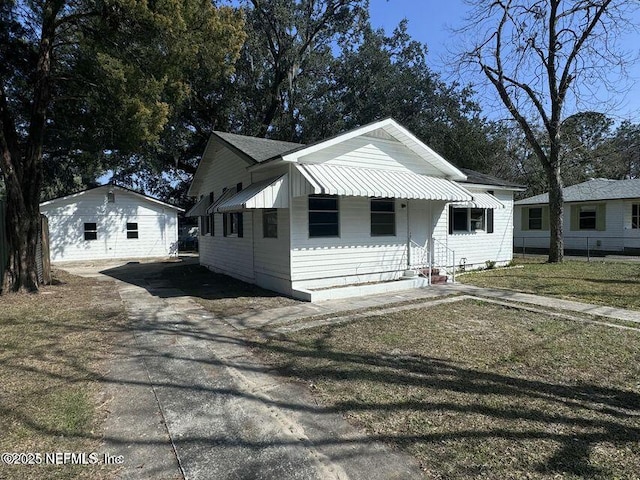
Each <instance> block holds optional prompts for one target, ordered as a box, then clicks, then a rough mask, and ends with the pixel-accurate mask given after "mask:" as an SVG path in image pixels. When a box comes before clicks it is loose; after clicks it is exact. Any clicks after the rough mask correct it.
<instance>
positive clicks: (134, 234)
mask: <svg viewBox="0 0 640 480" xmlns="http://www.w3.org/2000/svg"><path fill="white" fill-rule="evenodd" d="M127 238H138V224H137V223H134V222H127Z"/></svg>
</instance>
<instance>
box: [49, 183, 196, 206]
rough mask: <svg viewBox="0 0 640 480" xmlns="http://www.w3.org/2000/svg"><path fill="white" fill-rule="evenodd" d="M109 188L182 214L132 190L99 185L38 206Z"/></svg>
mask: <svg viewBox="0 0 640 480" xmlns="http://www.w3.org/2000/svg"><path fill="white" fill-rule="evenodd" d="M109 188H112V189H113V190H117V191H120V192H124V193H128V194H130V195H133V196H135V197H138V198H140V199H141V200H144V201H147V202H150V203H155V204H157V205H162V206H163V207H166V208H172V209H174V210H177V211H178V212H184V208H180V207H176V206H175V205H171V204H170V203H166V202H163V201H161V200H158V199H156V198H153V197H148V196H147V195H143V194H141V193H138V192H134V191H133V190H129V189H128V188H122V187H119V186H117V185H100V186H99V187H95V188H89V189H87V190H83V191H82V192H78V193H73V194H71V195H66V196H64V197H59V198H54V199H52V200H47V201H46V202H41V203H40V206H41V207H46V206H48V205H55V204H56V203H57V202H60V201H63V200H68V199H70V198H78V197H81V196H83V195H85V194H86V193H88V192H94V191H97V190H100V189H105V190H107V189H109Z"/></svg>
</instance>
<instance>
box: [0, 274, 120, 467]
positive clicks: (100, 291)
mask: <svg viewBox="0 0 640 480" xmlns="http://www.w3.org/2000/svg"><path fill="white" fill-rule="evenodd" d="M56 280H57V281H56V282H55V283H56V284H55V285H52V286H48V287H43V288H42V290H41V293H40V294H38V295H26V294H12V295H5V296H1V297H0V378H1V379H2V387H1V389H0V431H1V432H2V435H1V436H0V452H40V453H42V454H44V453H48V452H87V453H90V452H99V451H100V449H99V448H100V431H99V429H100V425H101V422H102V420H103V418H104V416H105V414H106V411H105V410H104V408H101V407H100V406H99V405H100V403H102V402H103V400H100V399H99V398H98V394H99V393H98V392H99V390H100V386H99V383H98V382H99V379H100V377H101V374H102V372H103V368H105V364H106V362H107V361H108V359H109V357H110V355H111V349H112V348H113V343H114V342H115V338H116V336H117V334H118V332H119V331H121V330H122V328H123V325H124V321H125V316H124V312H123V309H122V304H121V302H120V300H119V297H118V294H117V292H116V290H115V288H114V287H113V284H112V283H110V282H96V281H93V280H88V279H85V278H79V277H73V276H71V275H68V274H66V273H64V272H56ZM108 469H110V470H111V471H113V467H108ZM108 469H107V467H102V466H93V465H92V466H69V465H66V466H57V465H56V466H45V465H31V466H23V465H13V466H7V465H4V464H0V478H3V479H4V478H15V479H23V478H29V479H45V478H92V479H93V478H109V471H108Z"/></svg>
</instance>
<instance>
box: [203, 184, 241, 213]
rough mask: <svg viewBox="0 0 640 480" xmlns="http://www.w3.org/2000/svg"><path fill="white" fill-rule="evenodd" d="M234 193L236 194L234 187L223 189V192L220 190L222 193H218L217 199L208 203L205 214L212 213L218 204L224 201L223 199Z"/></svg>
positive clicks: (225, 199) (227, 198)
mask: <svg viewBox="0 0 640 480" xmlns="http://www.w3.org/2000/svg"><path fill="white" fill-rule="evenodd" d="M235 194H236V187H233V188H230V189H228V190H225V191H224V192H222V195H220V196H219V197H218V199H217V200H215V201H214V202H213V203H212V204H211V205H209V208H207V215H211V214H212V213H214V212H216V211H217V208H218V206H219V205H220V204H221V203H222V202H225V201H227V200H229V199H230V198H231V197H233V196H234V195H235Z"/></svg>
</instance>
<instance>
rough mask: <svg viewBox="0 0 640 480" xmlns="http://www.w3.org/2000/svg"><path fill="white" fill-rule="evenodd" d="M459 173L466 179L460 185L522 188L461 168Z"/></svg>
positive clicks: (521, 186)
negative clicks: (472, 184) (473, 184)
mask: <svg viewBox="0 0 640 480" xmlns="http://www.w3.org/2000/svg"><path fill="white" fill-rule="evenodd" d="M460 171H461V172H462V173H464V174H465V175H466V176H467V179H466V180H465V181H464V182H461V183H475V184H479V185H495V186H497V187H509V188H524V186H523V185H518V184H517V183H513V182H510V181H508V180H502V179H501V178H498V177H494V176H493V175H488V174H486V173H480V172H476V171H475V170H470V169H468V168H461V169H460Z"/></svg>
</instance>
